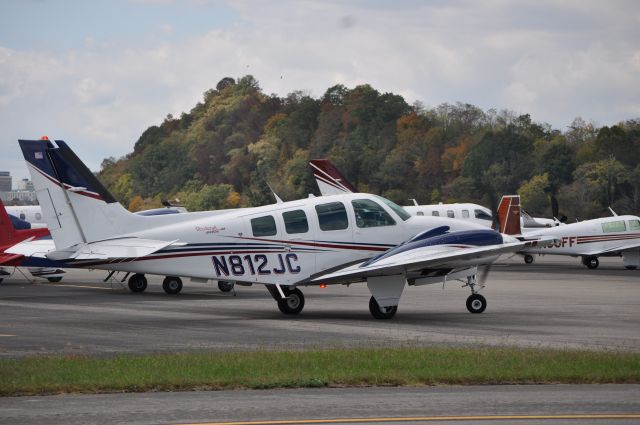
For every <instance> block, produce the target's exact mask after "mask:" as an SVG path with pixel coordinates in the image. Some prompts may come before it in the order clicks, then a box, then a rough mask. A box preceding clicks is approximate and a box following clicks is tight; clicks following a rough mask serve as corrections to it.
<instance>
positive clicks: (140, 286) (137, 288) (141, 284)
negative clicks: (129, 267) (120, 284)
mask: <svg viewBox="0 0 640 425" xmlns="http://www.w3.org/2000/svg"><path fill="white" fill-rule="evenodd" d="M129 289H130V290H131V292H144V290H145V289H147V278H146V277H144V275H143V274H139V273H136V274H134V275H133V276H131V277H130V278H129Z"/></svg>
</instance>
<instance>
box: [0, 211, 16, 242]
mask: <svg viewBox="0 0 640 425" xmlns="http://www.w3.org/2000/svg"><path fill="white" fill-rule="evenodd" d="M15 233H16V229H15V228H14V227H13V223H12V222H11V218H10V217H9V214H7V210H6V209H5V208H4V204H3V203H2V200H0V246H6V245H10V244H11V243H17V242H14V241H15V239H16V235H15Z"/></svg>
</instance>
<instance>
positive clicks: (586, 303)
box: [0, 256, 640, 358]
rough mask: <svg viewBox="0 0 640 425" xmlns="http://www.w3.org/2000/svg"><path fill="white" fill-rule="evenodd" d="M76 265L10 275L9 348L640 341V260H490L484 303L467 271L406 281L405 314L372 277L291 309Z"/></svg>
mask: <svg viewBox="0 0 640 425" xmlns="http://www.w3.org/2000/svg"><path fill="white" fill-rule="evenodd" d="M105 276H106V273H105V272H103V271H93V272H91V271H84V270H75V271H74V270H72V271H70V272H69V275H68V276H66V277H65V278H64V280H63V281H62V282H61V283H58V284H50V283H44V282H43V281H41V280H40V281H38V283H30V282H29V281H27V280H26V279H25V278H24V277H22V276H17V275H14V277H12V278H9V279H6V280H5V281H4V282H3V283H2V284H1V285H0V358H15V357H22V356H27V355H36V354H91V355H112V354H123V353H131V354H137V353H151V352H176V351H179V352H184V351H203V350H236V351H237V350H254V349H305V348H322V347H353V346H357V347H361V346H367V347H368V346H375V347H379V346H386V347H389V346H402V345H405V346H430V345H442V344H447V345H453V346H477V345H485V346H527V347H553V348H568V349H588V350H600V349H614V350H624V351H636V352H637V351H640V331H639V329H640V312H639V311H638V310H639V306H640V270H636V271H630V270H626V269H624V268H623V267H622V266H621V261H620V259H618V258H611V259H603V261H602V263H601V266H600V268H599V269H597V270H588V269H586V268H585V267H583V266H581V265H579V264H578V262H577V260H574V259H558V258H553V257H549V256H547V257H544V258H543V259H542V260H540V261H538V262H536V263H535V264H533V265H526V264H524V263H522V262H521V261H520V260H516V259H512V260H502V261H501V262H499V263H498V264H496V265H494V266H493V267H492V269H491V273H490V275H489V278H488V279H487V286H486V288H484V289H483V290H482V292H481V293H482V294H484V295H485V296H486V297H487V300H488V307H487V310H486V311H485V312H484V313H482V314H470V313H468V312H467V310H466V308H465V300H466V298H467V296H468V295H469V290H468V288H461V283H459V282H449V283H448V284H447V286H446V288H445V290H443V289H442V285H428V286H422V287H407V288H406V289H405V292H404V294H403V297H402V299H401V302H400V306H399V309H398V313H397V315H396V316H395V317H394V318H393V319H391V320H382V321H381V320H375V319H373V318H372V317H371V315H370V313H369V310H368V301H369V297H370V295H369V292H368V290H367V288H366V286H365V285H364V284H356V285H352V286H351V287H345V286H341V285H334V286H329V287H327V288H325V289H321V288H317V287H309V288H302V290H303V292H304V293H305V296H306V306H305V308H304V310H303V312H302V313H301V314H300V315H298V316H293V317H292V316H284V315H283V314H281V313H280V311H279V310H278V309H277V306H276V303H275V302H274V301H273V299H272V298H271V297H270V296H269V295H268V293H267V291H266V289H265V288H264V287H263V286H261V285H255V286H253V287H238V288H237V290H236V294H235V296H234V295H233V294H224V293H222V292H220V291H219V290H218V288H217V284H214V283H207V284H203V283H192V282H190V281H186V280H185V284H184V289H183V291H182V293H180V294H179V295H167V294H165V293H164V292H163V291H162V287H161V277H156V276H153V277H150V279H149V281H150V284H149V288H148V289H147V291H146V292H145V293H142V294H133V293H131V292H129V290H128V289H126V288H125V287H123V286H121V285H120V284H118V283H104V282H102V279H103V278H104V277H105Z"/></svg>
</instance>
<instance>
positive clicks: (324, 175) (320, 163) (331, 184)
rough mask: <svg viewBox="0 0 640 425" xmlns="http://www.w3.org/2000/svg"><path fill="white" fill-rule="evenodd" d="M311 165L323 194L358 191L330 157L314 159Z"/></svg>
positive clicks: (310, 162)
mask: <svg viewBox="0 0 640 425" xmlns="http://www.w3.org/2000/svg"><path fill="white" fill-rule="evenodd" d="M309 165H310V166H311V170H312V171H313V176H314V177H315V179H316V183H317V184H318V189H320V193H321V194H322V195H323V196H326V195H339V194H342V193H356V192H358V190H357V189H356V188H355V186H353V185H352V184H351V183H349V180H347V178H346V177H345V176H343V175H342V173H341V172H340V170H338V169H337V168H336V166H335V165H333V163H332V162H331V161H329V160H328V159H312V160H311V161H309Z"/></svg>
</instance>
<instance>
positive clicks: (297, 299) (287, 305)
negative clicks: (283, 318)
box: [278, 288, 304, 314]
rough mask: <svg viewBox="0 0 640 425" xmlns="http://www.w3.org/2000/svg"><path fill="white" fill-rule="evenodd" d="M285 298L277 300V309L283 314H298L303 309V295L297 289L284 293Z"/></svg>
mask: <svg viewBox="0 0 640 425" xmlns="http://www.w3.org/2000/svg"><path fill="white" fill-rule="evenodd" d="M284 294H285V295H286V296H287V298H283V299H280V300H278V308H279V309H280V311H281V312H283V313H284V314H298V313H300V312H301V311H302V309H303V308H304V295H303V294H302V291H301V290H299V289H298V288H293V289H288V290H286V291H284Z"/></svg>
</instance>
